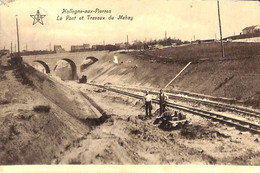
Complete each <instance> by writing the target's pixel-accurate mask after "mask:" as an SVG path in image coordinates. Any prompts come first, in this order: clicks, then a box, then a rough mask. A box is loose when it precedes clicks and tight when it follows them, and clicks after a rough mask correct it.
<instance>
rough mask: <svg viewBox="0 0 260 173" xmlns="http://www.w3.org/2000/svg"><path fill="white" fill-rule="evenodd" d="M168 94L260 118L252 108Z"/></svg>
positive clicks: (138, 90)
mask: <svg viewBox="0 0 260 173" xmlns="http://www.w3.org/2000/svg"><path fill="white" fill-rule="evenodd" d="M95 85H96V84H95ZM116 88H122V87H118V86H117V87H116ZM125 89H128V90H133V91H137V92H145V91H146V90H144V89H136V88H125ZM150 93H151V94H153V95H158V94H159V92H157V91H150ZM166 94H167V95H168V96H169V99H176V100H182V101H188V102H198V103H201V104H203V105H207V106H212V107H216V108H221V109H224V110H228V111H231V112H236V113H241V114H243V115H246V116H251V117H255V118H260V112H258V111H254V110H250V109H247V108H243V107H238V106H234V105H229V104H225V103H220V102H215V101H210V100H202V99H197V98H191V97H184V96H180V95H177V94H174V93H170V92H166Z"/></svg>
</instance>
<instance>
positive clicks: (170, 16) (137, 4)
mask: <svg viewBox="0 0 260 173" xmlns="http://www.w3.org/2000/svg"><path fill="white" fill-rule="evenodd" d="M8 5H9V7H8V6H6V5H1V6H0V49H2V48H3V47H4V46H6V48H8V49H10V43H11V41H12V42H13V43H14V42H16V28H15V15H16V14H17V15H18V19H19V29H20V42H21V43H20V44H21V50H23V49H25V45H26V43H27V45H28V50H34V49H41V50H45V49H49V43H50V42H51V44H52V46H53V45H54V44H60V45H62V46H63V47H65V49H66V50H70V46H71V45H75V44H76V45H80V44H83V43H89V44H91V45H93V44H103V41H105V43H106V44H108V43H111V44H114V43H118V42H125V41H126V35H129V41H130V42H133V41H134V40H136V39H138V40H142V41H144V40H145V39H147V40H150V39H160V38H163V37H164V34H165V31H167V36H168V37H171V38H174V37H175V38H180V39H181V40H188V41H190V40H191V38H192V39H194V36H195V39H210V38H215V34H216V35H217V38H219V26H218V18H217V2H216V1H215V0H208V1H198V0H183V1H180V0H178V1H176V0H130V1H129V0H79V1H73V0H41V1H35V0H16V1H13V2H11V3H8ZM96 8H99V9H100V10H111V13H109V14H97V13H93V14H89V15H91V16H104V17H105V18H106V20H102V21H91V20H87V15H88V14H77V15H76V17H77V20H75V21H68V20H65V19H66V16H67V15H68V14H62V11H63V9H68V10H69V9H74V10H95V9H96ZM220 8H221V9H220V10H221V20H222V30H223V36H224V37H227V36H230V35H234V33H235V34H239V33H240V32H241V30H242V29H243V28H245V27H247V26H252V25H260V3H259V2H258V1H231V0H225V1H223V0H222V1H220ZM37 10H39V11H40V13H41V14H43V15H46V16H45V17H44V18H43V19H42V20H43V22H44V25H41V24H40V23H37V24H35V25H32V24H33V19H32V18H31V17H30V15H34V14H35V13H36V11H37ZM58 15H59V16H61V17H63V20H62V21H57V16H58ZM82 15H84V20H79V19H78V18H79V17H80V16H82ZM110 15H112V16H114V17H115V19H114V20H108V19H107V18H108V17H109V16H110ZM118 15H127V16H131V17H133V20H132V21H130V20H117V17H118ZM70 16H71V17H73V16H74V14H70Z"/></svg>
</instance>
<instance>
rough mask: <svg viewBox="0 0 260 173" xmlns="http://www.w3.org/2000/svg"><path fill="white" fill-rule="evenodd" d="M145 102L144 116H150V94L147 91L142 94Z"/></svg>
mask: <svg viewBox="0 0 260 173" xmlns="http://www.w3.org/2000/svg"><path fill="white" fill-rule="evenodd" d="M144 103H145V115H146V117H150V118H151V117H152V96H151V95H150V94H149V91H146V93H145V96H144Z"/></svg>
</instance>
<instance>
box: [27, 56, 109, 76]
mask: <svg viewBox="0 0 260 173" xmlns="http://www.w3.org/2000/svg"><path fill="white" fill-rule="evenodd" d="M107 54H108V52H107V51H91V52H75V53H60V54H46V55H30V56H23V60H24V61H25V62H26V63H28V64H30V65H31V66H33V67H35V68H36V69H38V70H40V71H42V72H43V73H47V74H55V75H57V76H59V77H61V79H64V80H76V79H78V78H79V77H80V76H81V73H82V71H83V70H84V69H86V68H88V67H89V66H91V65H92V64H94V63H95V62H97V61H98V60H99V59H100V58H102V57H104V56H106V55H107Z"/></svg>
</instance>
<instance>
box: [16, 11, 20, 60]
mask: <svg viewBox="0 0 260 173" xmlns="http://www.w3.org/2000/svg"><path fill="white" fill-rule="evenodd" d="M16 29H17V45H18V57H20V42H19V28H18V18H17V15H16Z"/></svg>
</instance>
